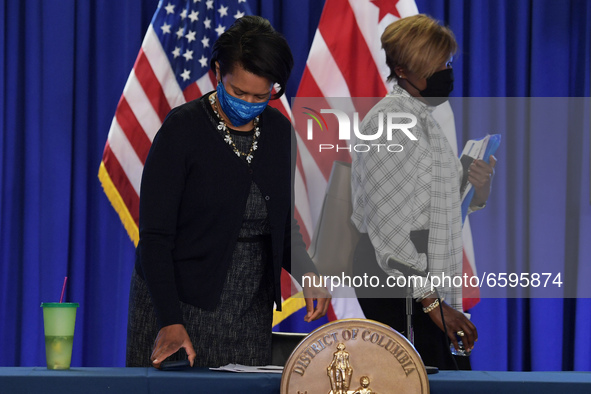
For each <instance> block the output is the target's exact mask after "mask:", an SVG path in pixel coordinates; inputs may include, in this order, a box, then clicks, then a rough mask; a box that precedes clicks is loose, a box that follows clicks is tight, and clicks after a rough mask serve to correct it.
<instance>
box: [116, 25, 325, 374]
mask: <svg viewBox="0 0 591 394" xmlns="http://www.w3.org/2000/svg"><path fill="white" fill-rule="evenodd" d="M292 65H293V59H292V56H291V52H290V50H289V47H288V45H287V42H286V41H285V39H284V38H283V37H282V36H281V35H279V34H278V33H277V32H276V31H275V30H274V29H273V28H272V27H271V25H270V24H269V22H268V21H266V20H265V19H263V18H260V17H254V16H253V17H244V18H241V19H239V20H238V21H237V22H236V23H235V24H234V25H233V26H232V27H231V28H230V29H228V31H227V32H225V33H224V34H222V36H220V38H219V39H218V41H217V42H216V44H215V45H214V47H213V54H212V59H211V68H212V70H213V71H214V72H215V75H216V78H217V81H218V85H217V89H216V91H215V92H211V93H209V94H207V95H205V96H203V97H201V98H200V99H198V100H195V101H192V102H189V103H186V104H184V105H181V106H179V107H177V108H175V109H174V110H173V111H171V113H170V114H169V115H168V116H167V118H166V120H165V121H164V123H163V125H162V127H161V129H160V130H159V132H158V134H157V135H156V137H155V139H154V141H153V144H152V147H151V149H150V153H149V155H148V158H147V161H146V164H145V167H144V173H143V177H142V184H141V200H140V241H139V244H138V248H137V252H136V255H137V258H136V265H135V270H134V274H133V278H132V284H131V294H130V308H129V323H128V343H127V365H128V366H147V365H150V364H151V365H154V366H156V367H159V366H160V363H161V362H162V361H164V360H165V359H167V358H169V359H179V358H184V357H185V355H184V354H181V353H184V352H186V354H187V356H188V359H189V361H190V362H191V365H193V364H195V365H199V366H208V367H214V366H220V365H225V364H228V363H239V364H247V365H262V364H268V363H269V362H270V360H271V322H272V314H273V312H272V308H273V303H275V304H276V305H277V306H278V307H280V305H281V294H280V274H281V268H285V269H287V270H288V271H289V272H291V273H292V275H293V276H294V277H295V278H296V279H298V280H299V279H300V278H302V277H303V276H306V275H312V276H313V275H316V270H315V268H314V265H313V263H312V262H311V260H310V258H309V256H308V254H307V252H306V249H305V245H304V243H303V241H302V237H301V235H300V233H299V227H298V225H297V223H296V221H295V220H294V218H293V204H292V203H293V190H292V188H293V175H294V169H295V157H296V148H295V140H294V136H293V132H292V129H291V125H290V123H289V121H288V120H287V119H286V118H285V117H284V116H283V115H281V114H280V113H279V111H277V110H276V109H274V108H271V107H268V106H267V103H268V101H269V99H270V98H271V90H272V87H273V86H274V85H275V84H278V85H279V86H280V89H279V90H278V92H277V93H276V94H275V97H273V98H278V97H280V96H281V95H282V94H283V91H284V86H285V83H286V81H287V79H288V77H289V74H290V72H291V67H292ZM304 297H306V304H307V306H308V313H307V315H306V317H305V320H307V321H311V320H315V319H317V318H319V317H321V316H324V315H325V314H326V311H327V309H328V305H329V302H330V295H329V294H328V292H327V291H326V290H325V289H324V288H304ZM314 300H316V301H317V302H316V305H315V306H314ZM179 349H184V352H183V351H181V352H177V351H178V350H179ZM171 355H172V357H170V356H171Z"/></svg>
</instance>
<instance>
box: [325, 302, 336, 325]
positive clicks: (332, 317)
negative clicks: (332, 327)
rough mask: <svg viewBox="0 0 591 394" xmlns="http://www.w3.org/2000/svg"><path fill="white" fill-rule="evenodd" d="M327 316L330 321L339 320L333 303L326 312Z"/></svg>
mask: <svg viewBox="0 0 591 394" xmlns="http://www.w3.org/2000/svg"><path fill="white" fill-rule="evenodd" d="M326 317H327V318H328V321H335V320H338V317H337V314H336V313H334V308H333V307H332V304H329V305H328V311H327V312H326Z"/></svg>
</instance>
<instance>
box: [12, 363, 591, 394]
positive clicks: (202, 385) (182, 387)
mask: <svg viewBox="0 0 591 394" xmlns="http://www.w3.org/2000/svg"><path fill="white" fill-rule="evenodd" d="M280 381H281V375H279V374H267V373H265V374H239V373H229V372H217V371H209V370H207V369H204V368H195V369H192V370H187V371H175V372H172V371H168V372H163V371H158V370H156V369H154V368H72V369H70V370H68V371H49V370H47V368H45V367H5V368H0V394H20V393H27V394H30V393H47V394H54V393H55V394H66V393H68V394H69V393H87V394H93V393H101V394H102V393H123V394H136V393H216V394H217V393H257V394H266V393H269V394H271V393H273V394H277V393H279V383H280ZM429 384H430V386H431V393H433V394H441V393H454V394H463V393H479V394H488V393H490V394H507V393H509V394H511V393H515V394H527V393H535V394H546V393H561V394H578V393H581V394H582V393H591V373H590V372H486V371H441V372H439V373H438V374H436V375H429ZM309 394H314V393H309ZM322 394H325V393H322ZM380 394H388V393H380Z"/></svg>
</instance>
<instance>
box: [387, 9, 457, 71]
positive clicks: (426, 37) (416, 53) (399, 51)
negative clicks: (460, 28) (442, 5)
mask: <svg viewBox="0 0 591 394" xmlns="http://www.w3.org/2000/svg"><path fill="white" fill-rule="evenodd" d="M381 41H382V48H383V49H384V51H385V52H386V64H388V67H389V68H390V75H389V76H388V81H390V80H392V79H393V78H398V75H396V73H395V72H394V68H395V67H397V66H402V67H405V68H407V69H408V70H410V71H412V72H413V73H416V74H417V75H418V76H420V77H421V78H428V77H430V76H431V75H433V73H435V71H437V69H438V68H439V67H440V66H441V65H442V64H443V63H445V62H446V61H447V60H448V59H449V58H450V57H451V56H453V55H454V54H455V53H456V51H457V49H458V43H457V42H456V39H455V37H454V34H453V32H452V31H451V30H450V29H449V28H447V27H444V26H441V25H440V24H439V23H438V22H437V21H436V20H435V19H433V18H431V17H429V16H427V15H424V14H419V15H413V16H409V17H407V18H402V19H399V20H397V21H396V22H394V23H391V24H390V25H388V27H386V30H385V31H384V33H383V34H382V37H381Z"/></svg>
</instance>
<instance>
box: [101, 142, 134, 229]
mask: <svg viewBox="0 0 591 394" xmlns="http://www.w3.org/2000/svg"><path fill="white" fill-rule="evenodd" d="M103 163H104V164H105V169H106V170H107V172H108V173H109V177H110V178H111V181H112V182H113V185H114V186H115V188H116V189H117V190H118V191H119V195H120V196H121V199H122V200H123V203H124V204H125V206H126V207H127V210H128V211H129V214H130V215H131V217H132V218H133V221H134V222H135V223H136V225H138V226H139V217H140V197H139V196H138V195H137V193H136V192H135V189H134V188H133V186H132V185H131V183H130V182H129V179H128V178H127V175H125V171H123V167H121V164H119V160H117V158H116V157H115V155H114V154H113V151H112V150H111V147H110V146H109V141H107V143H106V144H105V150H104V152H103Z"/></svg>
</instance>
